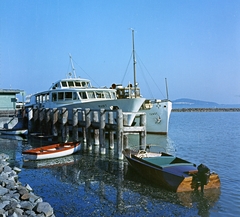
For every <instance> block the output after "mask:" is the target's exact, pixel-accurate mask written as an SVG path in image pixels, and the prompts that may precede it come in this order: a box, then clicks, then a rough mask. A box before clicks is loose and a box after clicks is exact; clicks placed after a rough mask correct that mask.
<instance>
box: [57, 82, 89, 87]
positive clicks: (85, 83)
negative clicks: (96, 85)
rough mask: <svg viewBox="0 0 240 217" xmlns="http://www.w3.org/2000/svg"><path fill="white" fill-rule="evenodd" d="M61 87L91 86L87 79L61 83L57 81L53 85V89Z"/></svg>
mask: <svg viewBox="0 0 240 217" xmlns="http://www.w3.org/2000/svg"><path fill="white" fill-rule="evenodd" d="M61 87H72V88H74V87H75V88H82V87H90V83H89V82H87V81H61V82H59V83H56V84H55V85H54V86H53V89H56V88H61Z"/></svg>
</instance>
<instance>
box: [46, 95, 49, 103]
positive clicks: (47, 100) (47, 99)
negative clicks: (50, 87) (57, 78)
mask: <svg viewBox="0 0 240 217" xmlns="http://www.w3.org/2000/svg"><path fill="white" fill-rule="evenodd" d="M46 102H49V93H47V94H46Z"/></svg>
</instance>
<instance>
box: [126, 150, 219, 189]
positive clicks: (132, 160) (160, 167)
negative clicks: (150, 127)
mask: <svg viewBox="0 0 240 217" xmlns="http://www.w3.org/2000/svg"><path fill="white" fill-rule="evenodd" d="M123 154H124V156H125V157H126V159H127V160H128V162H129V164H130V166H132V168H133V169H134V170H136V171H137V172H138V173H139V174H140V175H142V176H143V177H144V178H146V179H148V180H150V181H152V182H154V183H155V184H157V185H159V186H162V187H164V188H166V189H168V190H172V191H175V192H184V191H194V190H198V189H199V188H200V189H201V191H203V189H210V188H219V187H220V179H219V176H218V174H216V173H210V170H209V168H208V167H206V166H205V165H203V164H201V165H199V166H198V167H196V165H195V164H193V163H191V162H189V161H186V160H184V159H181V158H178V157H175V156H172V155H169V154H167V153H152V152H146V151H139V152H134V151H132V150H130V149H125V150H123Z"/></svg>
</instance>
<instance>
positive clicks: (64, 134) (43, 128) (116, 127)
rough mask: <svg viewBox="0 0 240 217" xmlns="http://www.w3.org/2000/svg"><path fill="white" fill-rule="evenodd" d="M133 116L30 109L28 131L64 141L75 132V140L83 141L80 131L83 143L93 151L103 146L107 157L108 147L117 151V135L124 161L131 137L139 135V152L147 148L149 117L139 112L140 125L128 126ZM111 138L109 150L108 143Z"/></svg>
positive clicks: (116, 112) (116, 113) (121, 156)
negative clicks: (128, 120)
mask: <svg viewBox="0 0 240 217" xmlns="http://www.w3.org/2000/svg"><path fill="white" fill-rule="evenodd" d="M130 114H132V113H125V112H122V110H121V109H118V110H105V109H99V110H91V109H89V108H88V109H72V110H68V109H66V108H61V109H57V108H54V109H48V108H33V109H32V108H28V109H27V117H28V130H29V133H31V132H41V133H44V134H45V135H52V136H54V137H58V138H59V137H60V138H61V142H65V141H67V140H68V138H69V134H70V132H71V135H72V140H73V141H79V140H80V139H79V132H80V131H81V133H82V143H84V144H86V145H87V149H88V150H92V145H95V146H99V151H100V153H101V154H106V148H109V149H114V141H115V138H114V135H115V136H116V147H115V148H117V155H118V159H123V155H122V150H123V148H125V147H127V146H128V134H132V133H134V134H136V133H138V134H139V138H140V139H139V140H140V141H139V146H140V147H139V149H145V147H146V114H145V113H143V112H138V113H135V114H136V116H140V124H139V126H127V124H126V123H127V119H128V115H130ZM106 135H107V136H108V141H109V142H108V147H107V144H106V140H107V139H106Z"/></svg>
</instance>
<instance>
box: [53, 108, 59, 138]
mask: <svg viewBox="0 0 240 217" xmlns="http://www.w3.org/2000/svg"><path fill="white" fill-rule="evenodd" d="M58 113H59V111H58V109H56V108H54V109H53V110H52V116H51V119H52V135H53V136H54V137H58V126H57V124H58Z"/></svg>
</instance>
